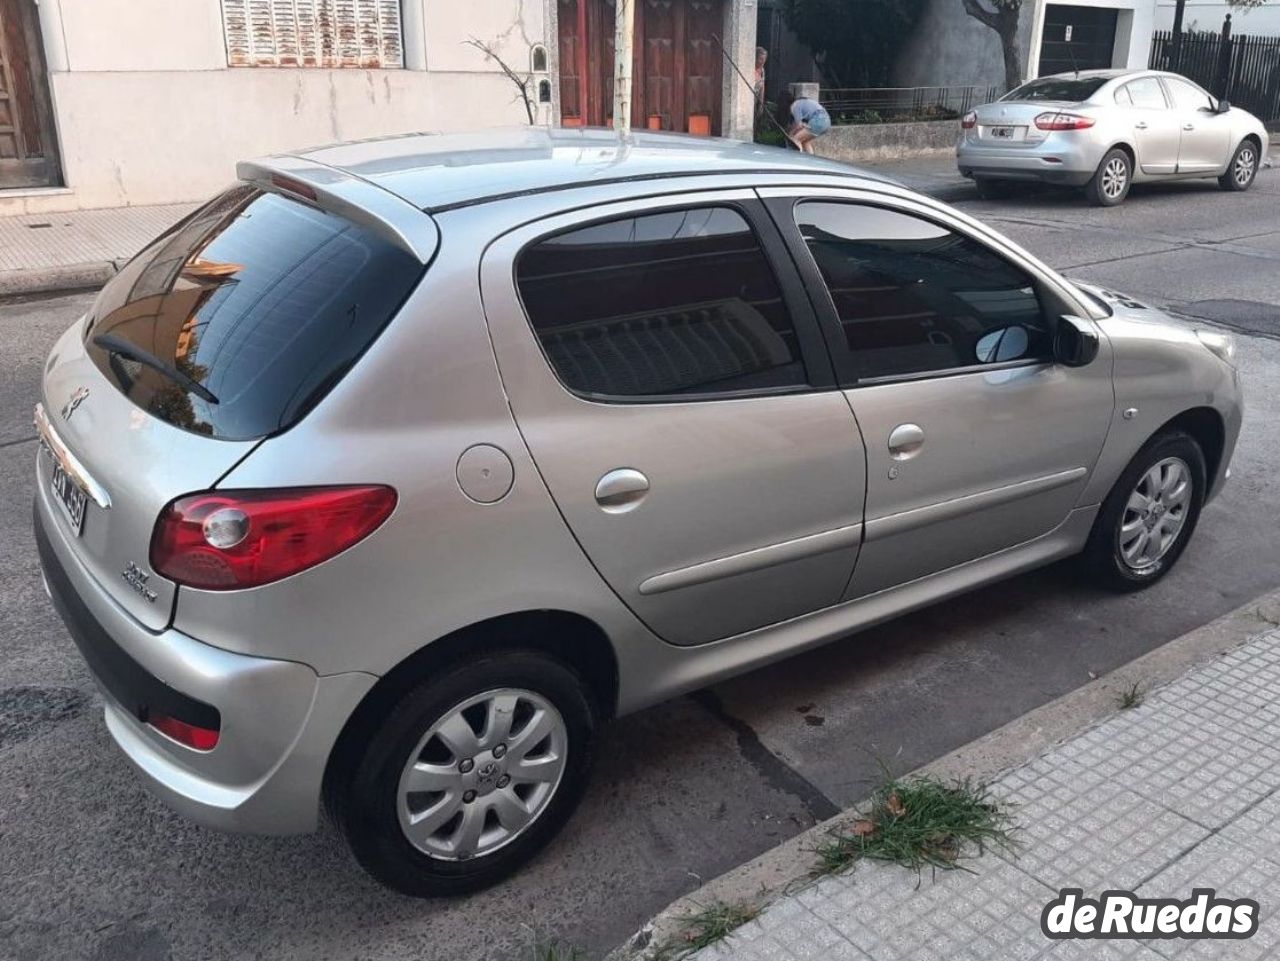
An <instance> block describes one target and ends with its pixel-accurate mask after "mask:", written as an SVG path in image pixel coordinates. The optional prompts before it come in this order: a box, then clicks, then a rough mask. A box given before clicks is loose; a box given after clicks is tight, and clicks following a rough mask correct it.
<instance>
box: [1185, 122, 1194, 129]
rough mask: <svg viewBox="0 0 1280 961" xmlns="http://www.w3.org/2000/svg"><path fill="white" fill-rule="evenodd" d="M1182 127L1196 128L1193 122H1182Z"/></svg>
mask: <svg viewBox="0 0 1280 961" xmlns="http://www.w3.org/2000/svg"><path fill="white" fill-rule="evenodd" d="M1182 129H1183V130H1195V129H1196V125H1195V124H1193V123H1184V124H1183V125H1182Z"/></svg>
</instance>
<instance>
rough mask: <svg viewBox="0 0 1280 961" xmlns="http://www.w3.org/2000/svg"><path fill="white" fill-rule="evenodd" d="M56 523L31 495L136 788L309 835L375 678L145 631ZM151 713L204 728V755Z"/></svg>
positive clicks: (45, 552) (67, 614)
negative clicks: (333, 762) (138, 783)
mask: <svg viewBox="0 0 1280 961" xmlns="http://www.w3.org/2000/svg"><path fill="white" fill-rule="evenodd" d="M58 520H59V518H58V517H56V516H55V515H54V514H53V513H52V508H51V505H50V503H49V501H48V498H47V497H46V496H45V494H44V492H43V491H41V492H40V493H38V494H37V496H36V502H35V517H34V526H35V537H36V544H37V546H38V549H39V553H40V564H41V568H42V570H43V572H44V578H45V586H46V588H47V589H48V592H49V596H50V598H51V599H52V601H53V604H54V607H55V608H56V609H57V611H58V613H59V615H60V616H61V617H62V620H63V621H64V622H65V623H66V625H67V629H68V630H69V631H70V633H71V636H72V638H73V639H74V640H75V643H76V646H77V647H78V648H79V649H80V651H81V653H82V655H83V656H84V659H85V661H86V662H87V663H88V665H89V668H90V671H91V672H92V674H93V676H94V680H95V682H96V683H97V685H98V687H99V689H100V690H101V691H102V694H103V698H104V700H105V702H106V706H105V715H106V723H107V729H108V730H109V731H110V732H111V735H112V737H113V738H114V739H115V741H116V743H117V744H118V745H119V746H120V748H121V750H122V751H123V752H124V754H125V757H126V758H127V759H128V760H129V762H130V763H131V764H132V765H133V767H134V768H135V769H137V771H138V772H139V773H140V774H141V775H142V776H143V779H144V781H145V782H146V785H147V787H148V788H149V789H150V790H151V791H152V792H153V793H154V794H156V795H157V796H159V797H160V798H161V800H163V801H164V802H165V803H167V804H168V805H169V806H170V807H172V808H173V809H175V810H176V811H178V812H179V813H181V814H183V815H185V816H187V817H190V818H191V819H192V820H194V821H198V822H200V823H202V824H206V825H209V826H211V827H215V828H220V829H223V830H229V831H245V832H252V833H262V834H295V833H301V832H305V831H310V830H313V829H314V828H315V827H316V825H317V823H318V819H319V801H320V792H321V784H322V781H323V778H324V769H325V765H326V764H327V763H328V758H329V752H330V751H331V750H332V747H333V744H334V742H335V741H336V740H337V737H338V734H339V733H340V732H341V730H342V727H343V725H344V724H345V723H346V720H347V718H348V717H350V715H351V713H352V712H353V711H354V710H355V708H356V705H358V704H359V702H360V700H361V698H363V697H364V695H365V694H366V693H367V692H368V690H369V689H370V688H371V687H372V686H373V684H374V682H375V681H376V680H377V678H375V677H374V676H372V675H369V674H359V673H350V674H338V675H331V676H327V677H320V676H318V675H317V674H316V673H315V671H313V670H312V669H311V668H310V667H307V666H306V665H304V664H298V663H295V662H293V661H278V660H271V659H268V658H259V657H249V656H246V655H243V654H233V653H230V652H228V651H224V650H221V649H219V648H215V647H211V646H209V645H207V644H203V643H201V642H200V641H197V640H195V639H194V638H191V637H188V636H187V635H185V634H183V633H181V632H179V631H175V630H165V631H161V632H159V633H153V632H151V631H148V630H146V629H145V628H144V627H142V626H141V625H140V624H138V622H137V621H136V620H134V619H133V618H132V617H130V616H129V615H128V614H127V613H125V611H124V610H123V609H122V608H120V606H119V605H118V604H117V603H116V602H115V601H114V600H113V599H112V598H111V597H110V596H109V595H108V594H107V592H106V591H104V590H103V589H102V587H101V585H99V584H98V582H97V581H95V580H94V579H93V578H92V576H90V575H89V573H88V572H87V571H86V570H85V568H84V567H83V565H82V564H81V563H80V562H79V561H78V560H77V559H76V557H75V556H74V554H73V553H72V550H71V547H70V545H69V544H68V542H67V535H66V534H65V533H64V532H63V530H62V529H61V528H60V527H59V524H58ZM151 711H160V712H163V713H174V714H175V715H176V716H186V717H190V718H192V719H193V720H196V721H198V722H199V721H203V722H208V721H209V720H210V719H216V723H217V726H218V727H219V729H220V735H219V739H218V743H217V745H216V746H215V747H214V748H213V749H212V750H210V751H196V750H192V749H190V748H187V747H185V746H183V745H181V744H178V743H177V742H176V741H172V740H170V739H169V738H167V737H165V736H164V735H163V734H161V733H160V732H158V731H156V730H155V729H154V728H152V727H150V726H149V725H147V724H146V723H145V719H146V717H147V715H148V713H149V712H151ZM192 711H196V712H201V713H198V714H197V715H195V716H193V715H192V714H191V712H192ZM210 712H212V713H210Z"/></svg>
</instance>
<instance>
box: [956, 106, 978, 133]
mask: <svg viewBox="0 0 1280 961" xmlns="http://www.w3.org/2000/svg"><path fill="white" fill-rule="evenodd" d="M977 122H978V115H977V114H976V113H975V112H974V111H972V110H970V111H969V112H968V113H967V114H965V115H964V116H963V117H961V118H960V128H961V129H962V130H972V129H973V128H974V125H975V124H977Z"/></svg>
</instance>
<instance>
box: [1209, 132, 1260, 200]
mask: <svg viewBox="0 0 1280 961" xmlns="http://www.w3.org/2000/svg"><path fill="white" fill-rule="evenodd" d="M1256 176H1258V145H1257V144H1255V143H1254V142H1253V141H1252V140H1244V141H1241V143H1240V146H1238V147H1236V152H1235V153H1233V154H1232V155H1231V163H1229V164H1227V172H1226V173H1224V174H1223V175H1222V176H1221V177H1219V178H1218V186H1220V187H1221V188H1222V189H1223V190H1248V189H1249V188H1250V187H1251V186H1253V178H1254V177H1256Z"/></svg>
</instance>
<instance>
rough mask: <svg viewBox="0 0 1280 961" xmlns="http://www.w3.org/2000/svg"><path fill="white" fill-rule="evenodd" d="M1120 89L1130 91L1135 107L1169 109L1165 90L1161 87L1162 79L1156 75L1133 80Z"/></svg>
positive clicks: (1130, 97)
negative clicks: (1158, 78)
mask: <svg viewBox="0 0 1280 961" xmlns="http://www.w3.org/2000/svg"><path fill="white" fill-rule="evenodd" d="M1120 89H1121V90H1124V91H1127V92H1128V94H1129V99H1130V100H1132V101H1133V105H1134V106H1135V107H1141V108H1142V109H1144V110H1167V109H1168V107H1169V105H1168V103H1166V102H1165V99H1164V91H1163V90H1162V89H1161V88H1160V81H1159V80H1157V79H1156V78H1155V77H1141V78H1139V79H1137V80H1131V81H1129V83H1126V84H1125V85H1124V86H1123V87H1121V88H1120Z"/></svg>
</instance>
